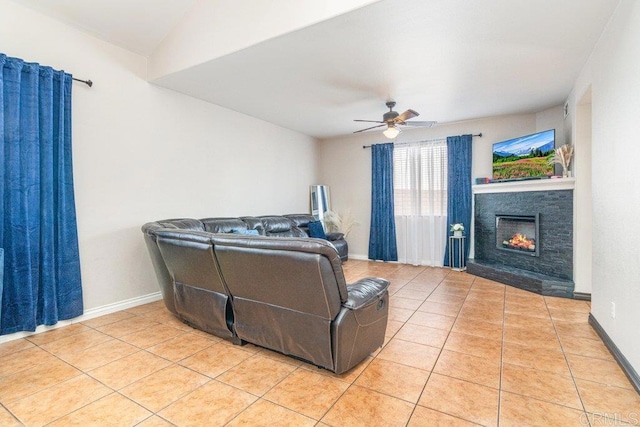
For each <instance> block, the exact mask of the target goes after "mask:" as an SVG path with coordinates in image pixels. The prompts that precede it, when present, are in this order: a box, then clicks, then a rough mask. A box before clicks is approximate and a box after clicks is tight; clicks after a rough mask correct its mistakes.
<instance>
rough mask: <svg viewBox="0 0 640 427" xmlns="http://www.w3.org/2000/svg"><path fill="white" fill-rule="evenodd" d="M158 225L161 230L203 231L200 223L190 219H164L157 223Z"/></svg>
mask: <svg viewBox="0 0 640 427" xmlns="http://www.w3.org/2000/svg"><path fill="white" fill-rule="evenodd" d="M156 224H158V225H159V226H160V227H162V228H175V229H180V230H193V231H205V229H204V226H203V225H202V222H201V221H200V220H197V219H192V218H176V219H165V220H162V221H158V222H157V223H156Z"/></svg>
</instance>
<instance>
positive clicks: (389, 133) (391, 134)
mask: <svg viewBox="0 0 640 427" xmlns="http://www.w3.org/2000/svg"><path fill="white" fill-rule="evenodd" d="M399 133H400V129H399V128H398V127H396V126H393V125H389V127H388V128H387V130H385V131H384V132H382V134H383V135H384V136H386V137H387V138H389V139H393V138H395V137H396V136H398V134H399Z"/></svg>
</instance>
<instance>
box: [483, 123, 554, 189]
mask: <svg viewBox="0 0 640 427" xmlns="http://www.w3.org/2000/svg"><path fill="white" fill-rule="evenodd" d="M555 140H556V131H555V129H550V130H546V131H544V132H538V133H534V134H532V135H525V136H521V137H519V138H514V139H510V140H508V141H502V142H496V143H495V144H493V179H494V180H513V179H526V178H542V177H546V176H551V175H553V171H554V167H553V165H550V164H549V163H548V159H549V158H550V157H552V156H553V150H554V149H555Z"/></svg>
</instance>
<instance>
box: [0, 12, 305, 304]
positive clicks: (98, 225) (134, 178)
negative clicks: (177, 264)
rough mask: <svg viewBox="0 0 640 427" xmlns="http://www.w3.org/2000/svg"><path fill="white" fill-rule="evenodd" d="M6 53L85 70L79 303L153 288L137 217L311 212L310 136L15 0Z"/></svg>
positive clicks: (76, 106) (77, 138) (77, 144)
mask: <svg viewBox="0 0 640 427" xmlns="http://www.w3.org/2000/svg"><path fill="white" fill-rule="evenodd" d="M0 40H2V46H0V49H2V51H3V53H5V54H7V55H8V56H14V57H20V58H23V59H25V60H26V61H31V62H39V63H42V64H46V65H51V66H53V67H54V68H57V69H64V70H66V71H68V72H72V73H74V75H75V76H76V77H78V78H82V79H89V78H90V79H92V80H93V81H94V82H95V85H94V86H93V88H88V87H86V86H84V85H82V84H79V83H76V84H74V87H73V149H74V153H73V156H74V158H73V161H74V175H75V176H74V179H75V189H76V206H77V214H78V229H79V230H78V232H79V243H80V259H81V268H82V279H83V288H84V300H85V308H86V309H90V308H96V307H101V306H104V305H106V304H110V303H116V302H119V301H123V300H126V299H129V298H134V297H139V296H143V295H147V294H150V293H153V292H156V291H158V285H157V282H156V279H155V276H154V273H153V270H152V266H151V262H150V260H149V256H148V254H147V253H146V248H145V246H144V242H143V238H142V233H141V232H140V226H141V225H142V224H143V223H145V222H148V221H153V220H157V219H163V218H169V217H194V218H199V217H204V216H225V215H252V214H254V215H260V214H271V213H273V214H278V213H291V212H307V210H308V206H309V202H308V197H309V196H308V186H309V185H310V184H312V183H314V182H315V181H316V178H317V174H316V157H317V153H316V142H315V141H314V140H313V139H312V138H310V137H307V136H304V135H301V134H299V133H296V132H293V131H290V130H286V129H283V128H280V127H278V126H275V125H272V124H269V123H266V122H264V121H261V120H257V119H254V118H251V117H248V116H245V115H242V114H239V113H236V112H233V111H230V110H227V109H224V108H221V107H218V106H215V105H212V104H208V103H205V102H202V101H199V100H196V99H193V98H190V97H187V96H184V95H181V94H178V93H176V92H172V91H169V90H165V89H162V88H158V87H156V86H153V85H150V84H149V83H147V82H146V81H145V77H146V60H145V58H143V57H141V56H138V55H136V54H133V53H130V52H128V51H125V50H123V49H120V48H118V47H115V46H113V45H110V44H108V43H105V42H102V41H99V40H98V39H95V38H93V37H90V36H88V35H85V34H83V33H81V32H79V31H77V30H75V29H72V28H71V27H68V26H65V25H63V24H61V23H59V22H57V21H54V20H51V19H49V18H47V17H44V16H43V15H40V14H38V13H36V12H33V11H31V10H29V9H25V8H23V7H21V6H18V5H16V4H14V3H11V2H0Z"/></svg>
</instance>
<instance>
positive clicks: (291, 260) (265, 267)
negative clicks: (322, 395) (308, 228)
mask: <svg viewBox="0 0 640 427" xmlns="http://www.w3.org/2000/svg"><path fill="white" fill-rule="evenodd" d="M212 241H213V243H214V251H215V255H216V257H217V259H218V263H219V266H220V272H221V273H222V276H223V277H224V280H225V283H226V285H227V287H228V289H229V292H230V294H231V295H233V310H234V318H235V329H236V332H237V334H238V337H240V338H241V339H245V340H247V341H250V342H252V343H255V344H258V345H262V346H264V347H268V348H272V349H275V350H277V351H280V352H282V353H285V354H290V355H294V356H297V357H301V358H303V359H306V360H309V361H311V362H313V363H315V364H316V365H319V366H323V367H326V368H328V369H332V368H333V358H332V349H331V321H332V320H333V319H334V318H335V317H336V316H337V315H338V313H339V311H340V308H341V304H342V302H344V301H346V298H347V288H346V282H345V278H344V274H343V272H342V263H341V261H340V257H339V255H338V253H337V252H336V250H335V248H334V247H333V246H332V245H331V244H330V243H328V242H326V241H323V240H319V239H308V238H304V239H299V238H286V239H281V238H274V237H259V236H258V237H246V236H232V235H215V236H213V237H212Z"/></svg>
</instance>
